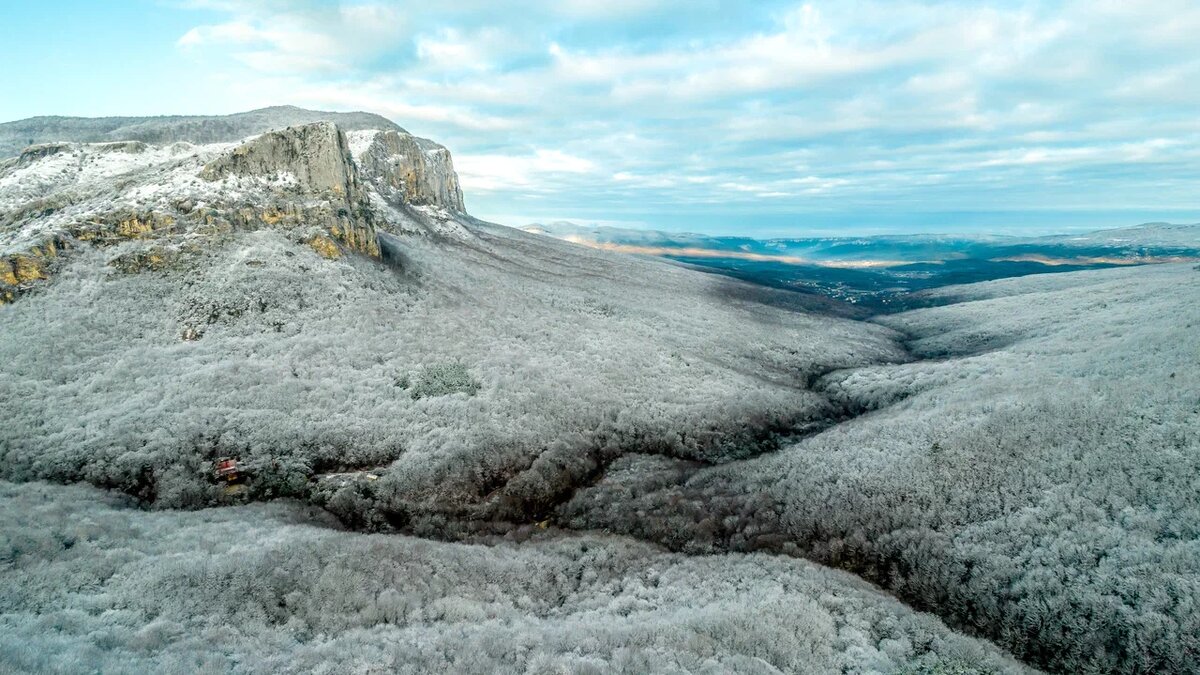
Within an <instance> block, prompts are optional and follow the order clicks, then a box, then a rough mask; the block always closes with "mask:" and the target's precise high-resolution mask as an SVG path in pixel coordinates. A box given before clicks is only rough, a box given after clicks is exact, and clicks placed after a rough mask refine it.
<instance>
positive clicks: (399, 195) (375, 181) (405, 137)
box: [355, 131, 466, 213]
mask: <svg viewBox="0 0 1200 675" xmlns="http://www.w3.org/2000/svg"><path fill="white" fill-rule="evenodd" d="M360 133H371V132H360ZM355 160H356V161H357V163H358V166H359V168H360V169H361V170H362V174H363V176H364V177H365V178H366V180H368V181H370V183H371V184H372V186H373V187H374V188H375V189H376V191H378V192H379V194H380V195H382V196H383V197H384V198H385V199H388V200H389V201H392V202H393V203H404V204H412V205H414V206H436V207H440V208H443V209H446V210H449V211H453V212H455V213H464V212H465V211H466V208H465V207H464V206H463V195H462V188H461V187H459V184H458V174H456V173H455V172H454V163H453V161H452V160H451V157H450V151H449V150H447V149H446V148H444V147H442V146H440V145H438V144H437V143H434V142H433V141H429V140H426V139H424V138H417V137H416V136H412V135H410V134H407V133H404V132H398V131H380V132H376V133H374V137H373V138H372V139H371V140H370V144H369V145H368V146H367V147H366V150H365V151H363V152H362V153H361V154H359V155H358V156H357V157H356V158H355Z"/></svg>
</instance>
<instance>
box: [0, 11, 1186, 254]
mask: <svg viewBox="0 0 1200 675" xmlns="http://www.w3.org/2000/svg"><path fill="white" fill-rule="evenodd" d="M1197 35H1200V3H1198V2H1195V1H1194V0H1179V1H1176V0H1146V1H1141V2H1127V1H1121V2H1114V1H1107V0H1096V1H1089V2H992V3H977V2H969V3H968V2H962V3H952V2H905V1H903V0H902V1H899V2H828V3H826V2H811V3H802V2H771V1H768V2H722V1H720V0H605V1H603V2H588V1H585V0H557V1H548V0H547V1H538V0H532V1H529V2H522V3H503V2H496V1H492V2H488V1H484V0H444V1H443V2H440V3H431V2H394V1H390V0H362V1H354V2H349V1H346V2H335V1H333V0H329V1H325V0H141V1H131V2H117V1H115V0H113V1H109V2H92V1H87V2H84V1H76V2H49V1H43V2H34V1H29V2H6V3H4V4H3V6H2V7H0V40H3V41H4V44H5V45H6V47H7V49H6V52H7V53H8V54H9V55H10V56H9V58H8V60H7V62H6V66H5V68H4V69H3V70H0V87H2V89H3V91H4V92H5V95H4V96H3V97H2V98H0V120H12V119H19V118H23V117H29V116H33V115H45V114H67V115H89V116H93V115H118V114H126V115H143V114H175V113H230V112H237V111H241V110H247V109H251V108H256V107H261V106H266V105H275V104H284V103H290V104H295V105H301V106H305V107H315V108H322V109H334V110H355V109H362V110H370V111H373V112H378V113H380V114H383V115H385V116H387V117H389V118H391V119H394V120H395V121H397V122H398V123H400V124H401V125H402V126H404V127H406V128H408V129H409V130H410V131H413V132H414V133H417V134H420V135H424V136H428V137H430V138H433V139H435V140H437V141H439V142H441V143H443V144H445V145H447V146H448V147H449V148H450V149H451V151H452V152H453V154H454V157H455V162H456V165H457V166H458V169H459V173H460V176H461V178H462V182H463V186H464V191H465V193H466V199H467V206H468V208H469V209H470V210H471V211H472V212H473V213H475V214H476V215H479V216H481V217H485V218H489V219H492V220H497V221H499V222H504V223H506V224H513V225H522V224H526V223H528V222H531V221H538V220H543V221H544V220H556V219H569V220H575V221H577V222H594V223H603V224H615V225H632V226H644V227H658V228H663V229H676V230H679V229H682V230H693V231H701V232H710V233H739V234H749V235H770V236H775V235H786V234H801V233H812V232H817V233H837V232H845V233H854V234H862V233H872V232H883V231H980V230H985V231H992V232H1013V233H1026V232H1040V231H1061V230H1072V229H1088V228H1095V227H1106V226H1120V225H1129V224H1135V223H1138V222H1143V221H1148V220H1173V221H1177V222H1179V221H1188V222H1191V221H1197V220H1200V198H1198V197H1200V49H1198V48H1197V47H1196V44H1195V40H1196V36H1197Z"/></svg>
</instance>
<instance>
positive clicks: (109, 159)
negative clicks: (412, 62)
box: [0, 111, 466, 303]
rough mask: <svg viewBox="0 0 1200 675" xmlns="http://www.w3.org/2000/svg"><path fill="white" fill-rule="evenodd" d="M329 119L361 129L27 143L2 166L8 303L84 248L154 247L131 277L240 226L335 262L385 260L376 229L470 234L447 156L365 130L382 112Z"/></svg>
mask: <svg viewBox="0 0 1200 675" xmlns="http://www.w3.org/2000/svg"><path fill="white" fill-rule="evenodd" d="M293 112H295V111H293ZM300 112H304V113H307V112H308V111H300ZM313 115H316V113H311V114H309V115H308V116H310V117H311V116H313ZM332 117H333V118H334V119H335V120H340V119H349V121H350V126H351V127H353V128H354V129H353V130H352V131H351V132H350V134H349V135H348V134H347V133H346V131H345V130H344V129H342V128H341V126H340V125H339V123H337V122H334V121H317V122H312V123H308V124H303V125H299V126H291V127H286V128H283V129H276V130H269V131H265V132H263V133H261V134H259V135H257V136H252V137H250V138H247V139H245V140H243V141H239V142H234V143H208V144H202V145H195V144H192V143H189V142H187V141H184V140H179V139H177V138H176V140H172V141H171V142H170V143H169V144H166V145H154V144H148V143H145V142H142V141H120V142H110V143H97V144H88V143H76V142H70V141H67V142H63V141H56V142H52V143H43V144H40V145H34V146H30V147H28V148H26V149H25V150H24V151H23V152H22V153H21V154H20V155H19V156H18V157H16V158H12V159H9V160H6V161H5V162H4V163H3V164H0V303H2V302H11V301H12V300H14V299H15V298H16V297H17V296H18V295H20V294H21V293H22V292H23V291H25V290H28V289H29V288H31V287H33V286H35V285H37V284H38V283H41V282H44V281H45V280H46V279H48V278H49V277H50V276H52V274H53V270H54V267H55V265H56V264H57V262H56V261H57V258H58V256H59V254H60V253H62V252H64V251H69V250H71V249H74V248H75V247H77V246H78V245H79V244H80V243H89V244H94V245H101V246H107V245H111V244H114V243H119V242H121V241H127V240H144V241H147V242H150V243H147V244H146V245H145V247H144V248H145V250H141V251H134V252H131V253H129V254H128V255H125V257H123V258H122V259H121V260H120V261H118V262H116V263H114V264H115V265H116V266H117V267H118V268H119V269H122V270H124V271H134V270H136V269H138V268H139V266H140V265H142V264H143V263H145V264H151V265H155V264H161V261H164V260H170V259H172V257H173V256H172V254H171V251H172V250H174V249H176V248H178V247H179V246H181V245H183V244H185V243H187V242H194V240H195V238H196V237H211V236H220V235H223V234H227V233H230V232H233V231H238V230H255V229H262V228H273V229H280V230H284V231H286V232H288V233H289V235H290V236H292V237H293V238H294V239H295V240H297V241H302V242H305V243H307V244H308V245H309V246H311V247H312V248H313V250H315V251H316V252H317V253H319V254H320V255H322V256H323V257H326V258H337V257H341V256H342V255H343V254H344V253H351V252H353V253H359V254H363V255H366V256H368V257H372V258H380V257H381V249H380V244H379V236H378V233H379V231H391V232H394V233H397V234H435V235H445V234H447V233H450V232H452V233H454V234H455V235H456V236H458V237H459V238H461V237H463V236H465V232H466V230H465V229H463V227H462V226H461V224H459V223H458V222H457V220H456V218H458V217H459V216H463V215H465V209H464V206H463V200H462V192H461V190H460V188H459V184H458V177H457V175H456V174H455V172H454V166H453V163H452V160H451V158H450V153H449V151H447V150H446V149H445V148H443V147H442V146H440V145H438V144H436V143H433V142H432V141H428V140H425V139H421V138H416V137H414V136H412V135H410V134H408V133H407V132H405V131H404V130H403V129H401V128H400V127H398V126H396V125H394V124H391V123H390V122H386V120H382V118H378V120H381V121H382V123H380V124H378V125H377V126H378V127H381V128H375V129H365V130H364V129H361V128H357V127H361V126H362V124H363V123H365V122H366V121H372V120H374V119H376V118H374V116H364V117H349V118H346V117H341V116H337V115H333V116H332ZM188 119H191V118H188ZM193 121H194V120H193ZM197 124H198V122H197ZM181 128H184V127H181V126H180V125H179V124H175V125H174V126H172V125H165V126H163V125H160V127H157V129H158V132H157V133H159V135H160V136H162V137H172V138H174V137H175V136H178V134H175V135H174V136H173V135H172V134H174V132H175V131H179V129H181ZM172 130H173V131H172ZM168 132H170V133H168Z"/></svg>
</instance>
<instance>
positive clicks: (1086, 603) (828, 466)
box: [556, 264, 1200, 673]
mask: <svg viewBox="0 0 1200 675" xmlns="http://www.w3.org/2000/svg"><path fill="white" fill-rule="evenodd" d="M935 294H936V295H939V296H941V301H943V302H953V303H954V304H949V305H946V306H941V307H936V308H931V309H922V310H918V311H912V312H908V313H904V314H899V315H894V316H890V317H886V318H884V319H881V321H882V323H884V324H886V325H888V326H890V327H892V328H895V329H896V330H898V331H901V332H902V333H904V334H905V335H907V336H908V340H909V345H910V346H911V348H912V349H913V350H914V352H916V354H917V355H918V356H921V357H923V358H922V360H918V361H913V362H910V363H903V364H893V365H884V366H868V367H864V368H854V369H849V370H845V371H841V372H836V373H831V374H829V375H827V376H825V377H824V378H822V379H821V380H820V381H819V382H818V384H817V386H818V388H821V389H823V390H824V391H826V392H828V393H830V395H832V396H834V397H835V398H837V397H840V398H842V399H843V400H844V401H845V402H846V403H847V405H850V406H853V407H857V408H859V409H861V410H863V411H866V412H865V413H864V414H863V415H861V416H859V417H857V418H856V419H853V420H851V421H848V422H845V423H843V424H839V425H837V426H836V427H833V428H831V429H829V430H827V431H825V432H824V433H820V434H817V435H815V436H812V437H810V438H807V439H804V440H802V441H800V442H799V443H796V444H794V445H791V446H789V447H786V448H784V449H782V450H781V451H779V452H776V453H771V454H769V455H764V456H761V457H757V458H752V459H748V460H746V461H742V462H737V463H733V464H728V465H725V466H720V467H713V468H701V469H694V468H691V467H684V466H681V465H679V464H678V463H671V462H669V461H666V460H663V459H661V458H651V457H641V458H639V457H634V456H628V457H626V458H623V459H622V460H621V461H620V462H618V463H615V464H614V465H613V466H612V467H610V470H609V473H608V474H607V476H605V478H604V479H603V480H601V481H600V482H599V483H598V485H597V486H595V487H593V488H589V489H584V490H580V491H578V492H577V493H576V495H575V497H574V499H573V500H572V501H571V502H570V503H568V504H567V505H566V506H564V507H563V508H562V509H561V510H560V511H559V514H558V517H557V519H556V520H557V522H561V523H563V524H564V525H567V526H570V527H577V528H608V529H611V530H613V531H618V532H626V533H630V534H634V535H637V536H639V537H641V538H645V539H649V540H653V541H661V542H663V543H666V544H669V545H670V546H671V547H672V548H678V549H682V550H690V551H697V552H703V551H712V550H730V549H732V550H771V551H779V552H784V553H789V554H793V555H803V556H805V557H808V558H811V559H814V560H817V561H819V562H823V563H826V564H830V565H833V566H837V567H841V568H845V569H849V570H851V571H854V572H856V573H858V574H861V575H863V576H865V577H866V578H868V579H871V580H874V581H876V582H878V583H880V584H881V585H883V586H885V587H887V588H889V589H891V590H893V591H894V592H896V593H897V594H898V595H899V596H900V597H901V598H902V599H905V600H907V601H909V602H910V603H912V604H913V605H914V606H916V607H920V608H924V609H928V610H930V611H935V612H936V613H938V614H940V615H941V616H943V617H946V618H949V619H950V620H951V622H952V624H953V625H958V626H965V627H969V628H970V629H971V630H974V631H978V632H979V633H980V634H982V635H986V636H989V637H991V638H992V639H994V640H995V641H997V642H998V643H999V644H1000V645H1001V646H1003V647H1005V648H1007V649H1010V650H1012V652H1013V653H1014V654H1016V655H1017V656H1018V657H1020V658H1022V659H1023V660H1026V662H1029V663H1037V664H1041V665H1044V666H1046V667H1047V668H1048V669H1050V670H1053V671H1057V672H1080V673H1083V672H1088V673H1112V672H1126V673H1135V672H1180V673H1182V672H1196V671H1197V670H1198V669H1200V661H1198V658H1200V642H1198V640H1200V612H1198V611H1197V607H1200V478H1198V477H1200V337H1198V336H1200V269H1197V268H1196V267H1195V266H1194V265H1190V264H1189V265H1162V266H1153V267H1140V268H1132V269H1112V270H1102V271H1091V272H1076V273H1069V274H1058V275H1039V276H1031V277H1024V278H1020V279H1008V280H1003V281H995V282H989V283H984V284H976V285H972V286H963V287H952V288H946V289H943V290H939V291H936V292H935ZM630 513H639V514H643V513H644V514H647V515H646V516H645V517H642V518H630V517H629V514H630Z"/></svg>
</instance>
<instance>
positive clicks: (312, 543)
mask: <svg viewBox="0 0 1200 675" xmlns="http://www.w3.org/2000/svg"><path fill="white" fill-rule="evenodd" d="M260 112H262V111H260ZM301 113H303V115H301ZM263 114H265V115H266V117H263V115H259V116H253V115H252V116H250V117H245V118H242V117H239V118H238V120H237V122H236V124H234V123H233V122H229V121H228V120H225V121H218V122H214V123H212V124H209V123H204V122H203V121H202V120H195V119H191V118H188V119H185V120H183V121H182V122H181V121H180V120H167V121H166V122H164V124H165V125H166V126H164V127H162V128H157V127H155V128H149V129H147V128H144V127H141V126H139V127H137V128H138V129H139V133H142V134H144V136H143V137H146V138H153V140H154V142H159V143H160V144H159V145H151V144H147V143H144V142H141V141H138V142H115V143H105V144H85V143H55V144H48V145H41V146H35V147H34V148H30V149H28V150H26V151H25V152H24V153H23V154H22V155H21V156H20V157H17V158H13V159H10V160H4V161H0V364H3V365H2V366H0V367H2V368H3V372H2V376H0V410H2V411H3V415H4V417H3V422H4V423H3V424H2V425H0V479H3V480H6V481H9V482H8V483H4V484H3V488H2V490H0V504H2V505H0V518H2V519H3V520H2V522H0V556H2V557H0V597H2V598H4V602H3V603H0V625H2V626H3V627H4V630H3V631H0V632H2V633H3V637H0V645H2V648H3V651H0V661H3V663H4V664H5V665H10V666H12V667H13V668H17V669H24V670H31V671H35V672H37V671H51V672H79V671H87V670H94V669H97V668H99V669H101V670H106V671H107V670H112V671H116V672H121V671H122V669H124V670H125V671H126V672H145V671H147V670H153V671H163V672H191V671H193V670H196V669H208V670H210V671H215V672H224V671H227V670H235V671H236V670H240V671H243V672H276V671H280V670H288V671H295V672H308V671H316V672H321V671H322V669H324V671H325V672H346V671H350V672H369V671H370V670H371V669H372V668H375V669H379V668H383V669H386V670H400V671H404V670H410V671H431V670H447V669H450V670H458V671H473V672H494V671H497V670H499V671H514V670H515V671H526V670H527V671H530V672H559V671H569V672H577V671H578V672H589V671H592V672H606V671H612V670H617V671H677V672H726V671H743V672H775V671H783V672H888V673H892V672H900V673H975V672H1000V671H1019V670H1020V669H1021V668H1024V667H1025V666H1021V665H1018V664H1017V662H1015V661H1011V660H1008V657H1006V656H1004V654H1005V653H1011V654H1012V655H1014V656H1015V657H1017V658H1019V659H1021V661H1022V662H1023V663H1024V664H1027V665H1028V666H1032V667H1039V668H1045V669H1047V670H1050V671H1054V672H1072V673H1074V672H1088V673H1107V672H1126V673H1142V672H1193V671H1195V670H1197V669H1200V662H1198V659H1200V642H1198V640H1200V637H1198V636H1200V623H1197V621H1198V620H1197V618H1196V617H1197V616H1198V615H1200V611H1198V610H1200V543H1198V535H1200V502H1198V500H1200V497H1198V495H1200V483H1198V481H1200V478H1198V476H1200V471H1198V469H1200V466H1198V464H1200V369H1198V368H1197V365H1198V364H1200V338H1197V328H1196V327H1197V326H1200V271H1198V270H1196V269H1194V268H1193V267H1192V266H1191V265H1163V266H1156V267H1139V268H1130V269H1119V270H1102V271H1094V272H1078V273H1067V274H1060V275H1054V276H1030V277H1025V278H1021V279H1010V280H1002V281H995V282H988V283H985V284H975V285H971V286H958V287H949V288H943V289H939V290H935V291H927V292H925V294H924V296H923V297H922V298H920V303H919V304H922V305H930V306H929V307H926V308H924V309H917V310H912V311H908V312H904V313H899V314H893V315H889V316H885V317H879V318H876V319H874V320H869V321H860V320H850V319H848V318H845V317H846V316H848V315H851V314H852V312H849V311H841V310H839V308H838V307H837V303H836V302H835V301H831V300H828V299H817V298H811V297H807V296H803V295H798V294H794V293H789V292H786V291H779V290H772V289H768V288H762V287H758V286H754V285H750V284H747V283H744V282H741V281H737V280H734V279H729V278H725V277H720V276H715V275H709V274H704V273H701V272H697V271H694V270H692V269H689V268H686V267H684V266H681V265H677V264H674V263H670V262H667V261H662V260H653V259H646V258H638V257H631V256H625V255H620V254H616V253H611V252H607V251H599V250H592V249H587V248H584V247H580V246H576V245H573V244H571V243H567V242H563V241H557V240H554V239H550V238H547V237H541V236H537V235H533V234H529V233H525V232H521V231H517V230H512V229H509V228H506V227H501V226H498V225H491V224H488V223H484V222H481V221H478V220H476V219H474V218H472V217H471V216H469V215H467V214H466V213H464V212H463V200H462V194H461V191H460V189H459V187H458V182H457V178H456V176H455V175H454V172H453V168H452V165H451V160H450V156H449V153H448V151H446V150H445V149H444V148H442V147H441V146H438V145H437V144H435V143H433V142H431V141H427V140H425V139H417V138H414V137H411V136H409V135H408V134H407V133H406V132H404V131H403V130H402V129H400V128H398V127H394V125H392V127H391V128H386V129H379V130H372V129H370V128H363V127H362V124H366V123H367V122H369V121H370V119H369V118H362V117H352V118H350V119H353V120H355V125H354V126H353V128H352V129H349V130H347V129H341V128H339V127H338V126H335V125H334V124H330V123H328V122H320V121H314V122H313V123H311V124H304V125H302V126H297V127H291V128H288V129H283V130H269V129H272V128H273V125H271V120H272V119H273V118H272V117H271V115H270V114H269V111H268V112H267V113H263ZM288 114H289V115H291V116H292V117H295V116H297V115H300V116H302V117H303V118H304V120H303V121H306V122H308V121H312V119H311V118H313V117H314V116H316V118H318V119H319V117H320V114H318V113H311V114H310V113H307V112H306V111H296V110H289V111H288ZM288 119H289V120H290V119H291V117H289V118H288ZM364 119H365V120H366V121H365V122H364V121H363V120H364ZM118 122H119V121H117V122H114V121H111V120H110V121H105V124H104V128H105V129H108V128H109V127H110V126H111V127H112V129H114V130H116V131H112V133H117V132H118V131H119V130H120V129H122V128H125V127H122V126H121V124H120V123H118ZM168 122H169V124H168ZM360 123H361V124H360ZM63 124H66V122H63ZM138 124H151V123H149V122H138ZM247 124H259V125H260V126H261V127H262V128H259V127H252V129H253V131H246V129H247V128H248V127H246V126H245V125H247ZM114 125H115V126H114ZM172 125H174V126H172ZM230 125H233V126H230ZM92 126H95V125H92ZM152 126H153V125H152ZM97 128H98V127H97ZM231 128H233V129H237V130H240V131H244V132H245V133H259V132H262V133H260V135H257V136H253V137H251V138H248V139H246V140H244V141H234V140H228V139H225V138H224V137H221V138H219V139H214V138H209V137H208V136H204V137H203V138H201V137H195V138H189V137H188V136H187V133H188V132H189V130H192V131H195V130H196V129H201V130H204V134H210V132H211V133H217V132H221V133H225V131H226V130H228V129H231ZM214 130H215V131H214ZM94 131H95V130H94V129H93V128H92V127H87V128H85V129H84V130H82V131H79V134H83V135H87V134H93V132H94ZM105 133H109V132H108V131H106V132H105ZM79 134H77V135H76V136H73V137H82V136H80V135H79ZM145 134H148V136H145ZM71 137H72V136H69V135H68V136H67V138H71ZM139 138H141V137H139ZM214 140H217V141H219V142H213V141H214ZM200 142H205V143H208V144H206V145H199V144H196V143H200ZM223 457H232V458H236V460H237V462H238V464H239V471H240V473H241V476H242V479H241V480H240V481H239V482H238V483H236V484H235V485H233V486H230V485H226V484H223V483H222V482H221V481H219V480H217V479H216V477H215V475H214V472H213V467H214V462H215V460H217V459H219V458H223ZM46 481H48V482H46ZM59 483H90V484H91V486H92V487H85V486H62V485H58V484H59ZM97 488H104V489H107V490H108V491H103V490H99V489H97ZM804 559H807V560H804ZM810 561H811V562H810ZM822 565H824V566H827V567H823V566H822ZM828 567H833V568H840V569H841V570H844V571H833V570H831V569H828ZM845 572H849V573H853V574H855V575H858V576H859V577H862V578H863V579H865V580H866V582H870V583H866V582H863V581H860V580H857V579H855V578H853V577H852V576H850V575H849V574H846V573H845ZM871 584H875V586H872V585H871ZM880 589H882V590H880ZM885 592H888V593H891V594H894V596H895V598H893V597H892V596H890V595H887V594H885ZM897 599H898V600H897ZM900 601H902V602H904V603H906V604H907V605H908V607H905V606H904V605H901V604H900ZM919 611H925V612H930V613H931V614H933V615H936V616H937V617H939V618H938V619H934V618H933V617H932V616H930V615H924V614H920V613H918V612H919ZM942 621H944V622H945V624H943V623H942ZM227 626H236V627H237V628H236V630H231V629H230V628H228V627H227ZM946 626H949V627H950V628H947V627H946ZM966 635H970V636H973V637H966ZM979 639H986V640H988V641H990V644H989V643H985V642H980V641H977V640H979ZM214 644H219V645H221V646H220V647H219V648H217V649H214V647H213V645H214Z"/></svg>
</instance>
